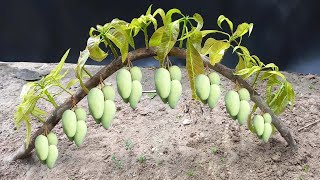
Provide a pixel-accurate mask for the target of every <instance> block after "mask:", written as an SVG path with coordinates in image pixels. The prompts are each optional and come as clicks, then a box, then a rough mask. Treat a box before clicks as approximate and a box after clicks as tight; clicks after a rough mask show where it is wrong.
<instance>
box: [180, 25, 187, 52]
mask: <svg viewBox="0 0 320 180" xmlns="http://www.w3.org/2000/svg"><path fill="white" fill-rule="evenodd" d="M186 25H187V21H186V20H184V21H183V27H182V32H181V36H180V38H182V37H183V35H184V33H185V31H186ZM182 45H183V40H181V41H180V43H179V48H182Z"/></svg>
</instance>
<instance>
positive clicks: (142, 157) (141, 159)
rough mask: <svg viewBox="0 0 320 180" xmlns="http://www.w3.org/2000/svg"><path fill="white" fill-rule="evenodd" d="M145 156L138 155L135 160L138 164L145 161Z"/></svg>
mask: <svg viewBox="0 0 320 180" xmlns="http://www.w3.org/2000/svg"><path fill="white" fill-rule="evenodd" d="M146 160H147V159H146V156H145V155H140V156H139V157H138V159H137V161H138V162H139V163H140V164H143V163H145V162H146Z"/></svg>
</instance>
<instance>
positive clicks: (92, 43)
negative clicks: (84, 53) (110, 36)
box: [87, 36, 108, 62]
mask: <svg viewBox="0 0 320 180" xmlns="http://www.w3.org/2000/svg"><path fill="white" fill-rule="evenodd" d="M100 42H101V40H100V37H98V36H95V37H89V39H88V41H87V49H88V50H89V52H90V58H91V59H92V60H94V61H98V62H101V61H102V60H104V59H105V58H106V57H107V56H108V54H107V53H105V52H104V51H103V50H102V49H101V48H100V47H99V44H100Z"/></svg>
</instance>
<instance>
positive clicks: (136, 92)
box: [116, 66, 142, 109]
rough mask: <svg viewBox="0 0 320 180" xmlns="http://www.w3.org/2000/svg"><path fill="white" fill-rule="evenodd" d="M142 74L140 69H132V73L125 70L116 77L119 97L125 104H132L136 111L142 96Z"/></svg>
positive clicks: (120, 71)
mask: <svg viewBox="0 0 320 180" xmlns="http://www.w3.org/2000/svg"><path fill="white" fill-rule="evenodd" d="M141 79H142V72H141V70H140V68H139V67H136V66H134V67H132V68H131V69H130V72H129V71H128V70H126V69H125V68H122V69H120V70H119V71H118V73H117V76H116V81H117V89H118V92H119V95H120V96H121V98H122V99H123V101H124V102H125V103H128V102H129V103H130V106H131V108H133V109H135V108H136V107H137V105H138V102H139V101H140V99H141V96H142V85H141Z"/></svg>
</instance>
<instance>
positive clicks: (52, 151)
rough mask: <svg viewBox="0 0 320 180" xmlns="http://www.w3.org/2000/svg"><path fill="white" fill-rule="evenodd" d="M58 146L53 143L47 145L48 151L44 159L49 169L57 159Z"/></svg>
mask: <svg viewBox="0 0 320 180" xmlns="http://www.w3.org/2000/svg"><path fill="white" fill-rule="evenodd" d="M58 155H59V152H58V148H57V146H55V145H50V146H49V152H48V158H47V159H46V164H47V166H48V168H49V169H52V168H53V166H54V164H55V163H56V161H57V159H58Z"/></svg>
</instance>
